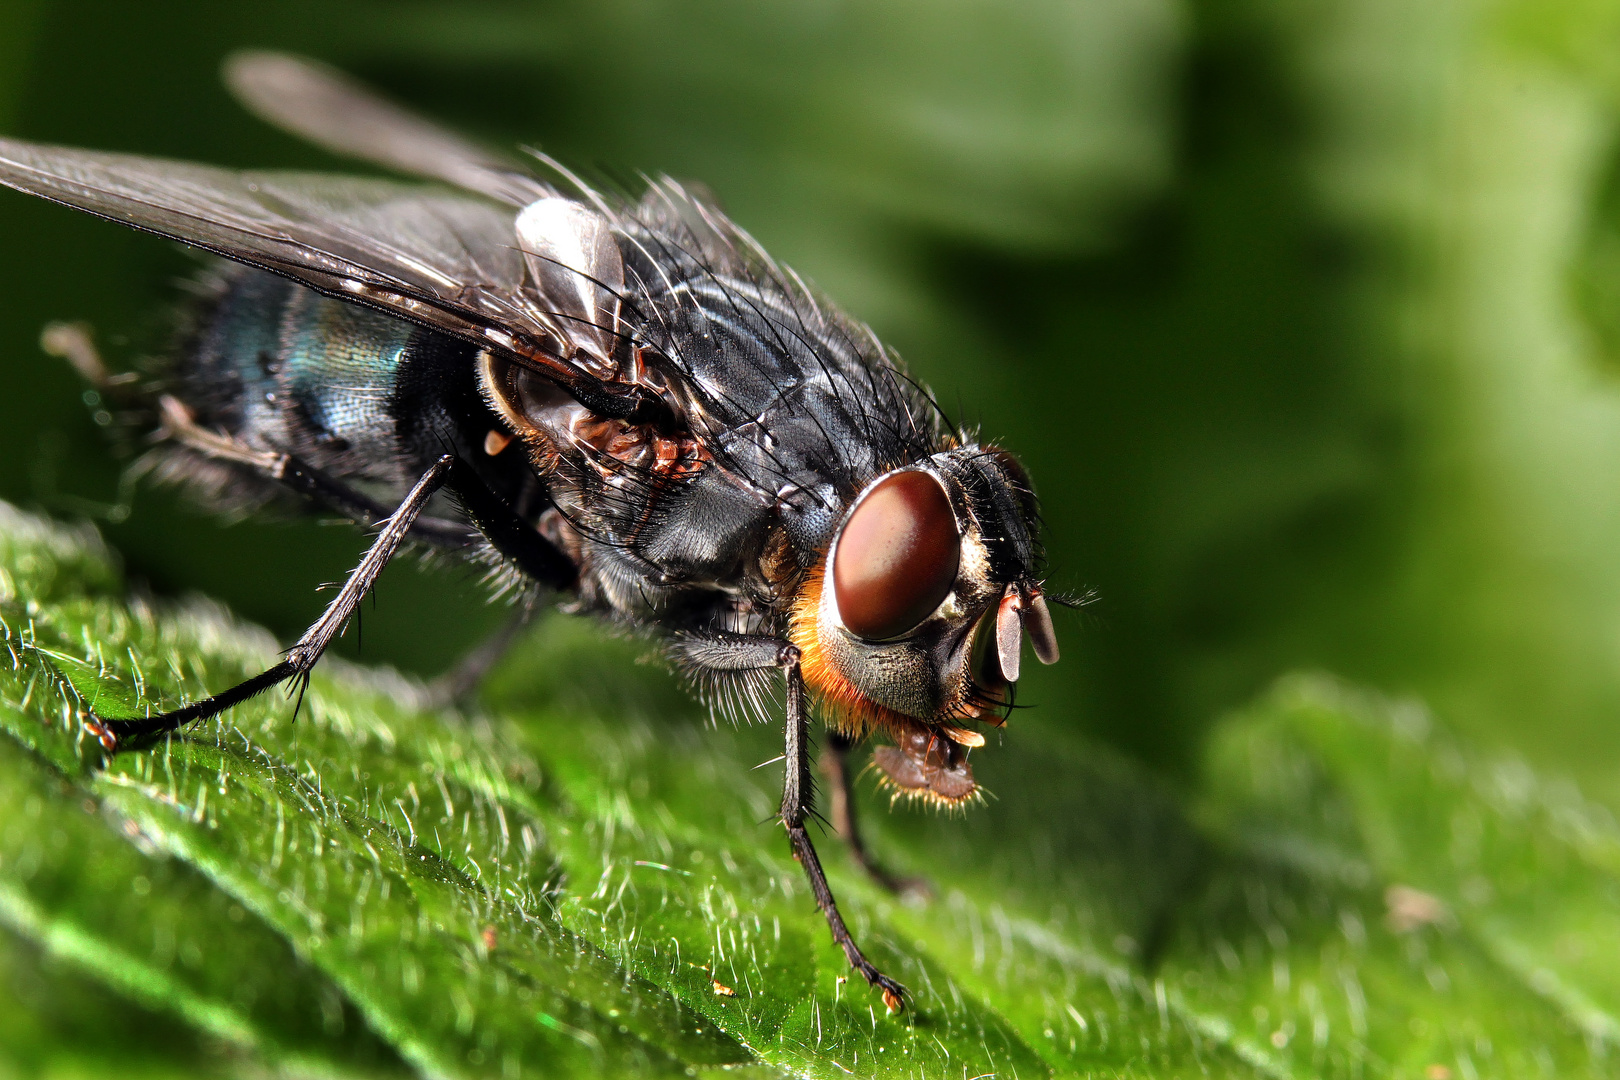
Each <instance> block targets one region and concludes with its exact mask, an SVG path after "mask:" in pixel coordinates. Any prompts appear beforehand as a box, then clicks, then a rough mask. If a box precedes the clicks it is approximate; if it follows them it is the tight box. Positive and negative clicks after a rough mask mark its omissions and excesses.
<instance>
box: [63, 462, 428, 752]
mask: <svg viewBox="0 0 1620 1080" xmlns="http://www.w3.org/2000/svg"><path fill="white" fill-rule="evenodd" d="M454 463H455V458H454V457H453V456H451V455H449V454H445V455H444V456H443V457H441V458H439V460H437V461H435V462H434V463H433V465H432V467H431V468H429V469H428V470H427V472H425V473H423V474H422V478H421V479H420V480H418V481H417V482H416V486H414V487H413V488H411V490H410V493H409V494H407V495H406V496H405V499H404V501H403V502H401V503H400V504H399V509H397V510H395V511H394V513H393V515H392V516H390V517H389V518H388V520H387V521H386V522H385V523H384V524H383V527H382V530H381V531H380V532H378V534H377V539H376V540H374V541H373V542H372V544H371V548H370V549H369V550H368V551H367V552H366V554H365V556H364V557H363V558H362V559H361V560H360V565H359V566H357V567H355V568H354V570H353V571H351V572H350V574H349V578H348V580H347V581H345V582H344V583H343V588H342V589H341V590H340V591H339V592H338V594H337V596H336V597H335V598H334V599H333V600H332V602H331V603H330V604H328V605H327V606H326V610H325V611H324V612H322V613H321V617H320V618H319V619H316V620H315V623H314V624H313V625H312V626H311V627H310V628H309V629H308V630H306V631H305V632H304V636H303V637H301V638H299V639H298V642H297V643H296V644H294V645H293V647H292V648H290V649H288V650H287V654H286V659H284V660H282V661H281V663H279V664H276V665H274V666H273V667H271V668H269V669H268V670H266V671H263V672H261V673H260V674H258V675H255V676H254V677H253V678H251V679H248V680H247V681H245V682H241V683H238V684H237V685H235V686H233V687H231V688H230V689H229V690H225V691H223V692H221V693H218V694H215V695H214V696H213V697H210V698H205V699H204V700H202V701H196V702H192V703H191V704H190V705H185V706H182V707H181V708H178V709H175V710H173V711H172V712H166V713H159V714H158V715H156V716H148V717H145V718H143V719H139V720H104V719H102V718H100V717H96V716H92V717H90V718H89V719H88V720H86V721H85V729H86V730H87V731H89V732H90V734H91V735H94V736H95V737H96V738H97V739H98V740H100V742H101V745H102V746H103V747H105V748H106V749H107V750H108V751H109V752H112V751H116V750H117V749H118V747H119V744H120V743H121V742H123V741H125V740H128V739H140V738H146V737H150V736H154V735H162V734H164V733H166V732H170V731H174V730H176V729H177V728H180V727H184V726H185V725H186V724H190V723H192V722H194V721H197V720H206V719H208V718H209V717H211V716H218V715H219V714H220V713H222V712H224V711H225V710H226V709H229V708H230V707H231V706H233V705H239V704H241V703H242V702H244V701H246V700H248V699H249V698H251V697H255V696H256V695H258V694H261V693H263V692H264V691H266V690H268V689H270V688H271V687H272V686H276V685H278V684H280V683H284V682H286V681H287V680H289V679H297V678H302V677H305V676H307V675H308V674H309V672H310V670H311V669H312V668H314V667H315V663H316V661H318V660H319V659H320V658H321V654H322V653H324V652H325V651H326V647H327V646H328V645H330V644H331V643H332V639H334V638H335V637H337V635H338V633H339V631H341V630H342V629H343V626H344V624H345V623H347V622H348V620H349V616H350V615H352V614H354V609H355V608H356V607H358V606H359V604H360V601H361V599H363V598H364V597H365V595H366V593H367V592H369V591H370V590H371V587H372V586H373V585H375V584H376V583H377V578H378V576H379V575H380V574H381V573H382V572H383V568H384V567H385V566H387V565H388V560H389V559H391V558H393V557H394V553H395V552H396V551H398V550H399V545H400V544H401V543H402V542H403V541H404V540H405V537H406V534H408V533H409V532H410V530H411V525H412V523H413V522H415V520H416V518H417V515H419V514H420V513H421V512H422V507H423V506H425V505H427V502H428V500H429V499H431V498H432V497H433V493H434V492H436V491H438V490H439V488H440V487H441V486H443V484H444V482H445V479H446V478H447V477H448V476H449V475H450V470H451V466H452V465H453V464H454Z"/></svg>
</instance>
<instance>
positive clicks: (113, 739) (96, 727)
mask: <svg viewBox="0 0 1620 1080" xmlns="http://www.w3.org/2000/svg"><path fill="white" fill-rule="evenodd" d="M84 730H85V732H86V733H87V734H89V736H90V737H91V738H93V739H95V740H96V742H98V743H100V744H101V748H102V749H103V750H105V751H107V753H109V754H116V753H117V752H118V732H116V731H114V730H113V729H112V726H111V725H110V724H108V723H107V722H106V721H104V720H102V719H100V718H99V717H97V716H96V714H95V713H90V714H88V715H87V716H86V717H85V718H84Z"/></svg>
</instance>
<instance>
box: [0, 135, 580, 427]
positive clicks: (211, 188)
mask: <svg viewBox="0 0 1620 1080" xmlns="http://www.w3.org/2000/svg"><path fill="white" fill-rule="evenodd" d="M0 184H4V185H5V186H7V187H11V188H15V189H17V190H19V191H25V192H28V193H30V194H34V195H39V196H42V197H44V198H46V199H50V200H52V201H53V202H59V203H63V204H66V205H68V206H73V207H77V208H78V209H81V210H87V211H89V212H90V213H93V214H97V215H99V216H101V217H105V218H109V219H111V220H114V221H119V222H123V223H124V224H126V225H132V226H134V227H136V228H138V229H144V230H147V231H150V232H154V233H158V234H159V235H162V236H166V237H170V238H172V239H175V240H180V241H183V242H185V243H187V244H191V245H193V246H195V247H199V248H203V249H206V250H208V251H212V252H215V253H217V254H219V255H223V256H225V257H227V258H231V259H235V260H237V261H238V262H243V263H247V264H249V265H252V266H258V267H262V268H264V269H266V270H271V271H274V272H276V273H279V274H284V275H286V276H287V277H290V278H293V279H294V280H296V281H299V282H301V283H302V284H305V285H307V286H309V287H310V288H313V289H315V290H317V291H319V292H322V293H326V294H327V295H330V296H337V297H341V298H344V299H347V300H351V301H355V302H359V303H363V304H366V305H369V306H371V307H376V308H379V309H381V310H383V311H386V312H388V313H390V314H393V315H398V316H400V317H402V318H406V319H410V320H411V321H413V322H418V323H423V324H425V325H429V326H432V327H434V328H436V329H439V330H443V331H445V332H447V333H451V334H454V335H456V336H458V337H461V338H465V339H468V340H472V341H476V342H478V343H480V344H483V345H486V346H489V347H491V348H493V349H495V350H496V351H498V352H501V353H504V354H506V355H508V356H510V357H512V358H513V359H516V360H518V361H519V362H521V363H523V364H524V365H525V366H528V367H532V368H536V369H538V370H541V371H543V372H544V373H545V374H547V375H548V376H550V377H552V378H555V379H556V380H557V381H559V382H561V383H562V384H563V385H565V386H567V387H569V388H570V389H571V390H575V391H576V392H577V391H578V390H579V389H580V388H581V387H584V386H587V385H590V386H596V385H599V384H600V379H599V377H598V376H596V375H593V374H591V373H589V372H587V371H585V370H584V369H582V368H580V367H579V366H577V365H575V364H573V363H572V362H570V358H571V357H573V356H574V354H575V351H576V350H575V348H574V346H573V340H574V339H575V338H576V337H577V336H578V334H577V329H578V318H577V315H576V314H575V312H574V310H573V308H574V307H575V306H577V301H575V300H574V299H573V298H572V297H568V296H564V297H561V298H559V297H556V296H553V295H550V294H549V293H548V292H547V291H545V290H544V289H543V288H540V287H536V286H535V285H534V284H533V279H532V278H531V277H528V276H526V273H527V272H528V271H527V263H528V262H530V261H532V256H528V257H526V256H525V254H524V253H523V252H522V251H520V250H519V245H518V235H517V232H516V231H515V230H516V217H517V215H516V214H515V213H514V212H513V211H512V210H511V209H509V208H506V207H502V206H497V205H494V204H492V203H490V202H487V201H485V200H484V199H479V198H474V197H471V196H465V195H458V194H455V193H453V192H438V191H433V190H428V189H423V188H420V187H412V186H409V185H404V184H398V183H393V182H390V181H384V180H367V179H357V178H352V177H341V176H327V175H322V174H311V173H276V172H264V173H256V172H240V173H239V172H233V171H231V170H228V169H219V168H213V167H210V166H206V165H193V164H187V163H182V162H174V161H165V160H161V159H156V158H146V157H138V156H134V155H128V154H110V153H100V152H93V151H86V150H74V149H69V148H65V147H54V146H39V145H35V144H31V143H25V142H19V141H17V140H13V139H0ZM551 198H556V196H551ZM559 300H560V301H561V303H560V304H559ZM582 400H583V399H582Z"/></svg>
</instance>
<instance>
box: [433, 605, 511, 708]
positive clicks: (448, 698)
mask: <svg viewBox="0 0 1620 1080" xmlns="http://www.w3.org/2000/svg"><path fill="white" fill-rule="evenodd" d="M533 618H534V608H533V607H532V606H530V605H529V604H527V603H520V604H519V605H518V607H517V608H515V609H514V610H513V611H512V613H511V614H510V615H508V616H507V618H506V621H505V622H503V623H501V625H500V628H499V629H498V630H496V631H495V632H494V633H493V634H490V635H489V636H488V637H486V638H485V639H484V640H483V641H480V642H479V643H478V644H477V645H474V646H473V647H472V648H471V649H470V650H468V651H467V653H466V654H465V655H463V656H462V658H461V659H460V660H458V661H456V664H455V666H454V667H452V668H451V669H450V670H449V671H446V672H445V673H444V674H442V675H440V676H438V677H437V678H435V679H434V680H433V681H432V682H430V683H428V688H427V689H428V701H429V703H430V704H432V705H434V706H435V707H437V708H448V707H449V706H451V705H455V704H458V703H460V702H466V701H469V700H471V699H472V697H473V696H474V695H475V694H477V693H478V688H479V687H480V686H482V685H483V684H484V679H485V678H487V677H488V675H489V673H490V672H491V671H493V670H495V666H496V665H497V664H499V663H500V662H501V661H502V660H503V659H505V658H506V654H507V653H509V652H511V651H512V646H513V645H514V644H515V643H516V642H517V639H518V638H519V636H521V635H522V633H523V631H524V629H525V628H526V627H527V626H528V625H529V621H530V620H531V619H533Z"/></svg>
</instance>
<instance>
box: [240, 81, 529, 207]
mask: <svg viewBox="0 0 1620 1080" xmlns="http://www.w3.org/2000/svg"><path fill="white" fill-rule="evenodd" d="M224 75H225V84H226V85H227V86H228V87H230V89H231V91H232V93H234V94H235V95H236V97H237V100H239V101H241V103H242V104H243V105H244V106H246V107H247V109H248V110H249V111H250V112H252V113H254V114H255V115H256V116H258V117H259V118H260V119H262V120H264V121H266V122H268V123H270V124H274V125H275V126H276V127H279V128H281V129H282V130H284V131H287V132H290V133H291V134H294V135H297V136H299V137H300V138H303V139H306V140H308V141H309V142H312V143H314V144H316V145H317V146H320V147H323V148H324V149H327V150H330V151H332V152H333V153H335V154H343V155H347V156H349V157H355V158H360V159H362V160H365V161H370V162H374V163H376V164H378V165H382V166H384V167H386V168H389V169H394V170H397V171H399V172H403V173H409V174H411V175H414V176H424V177H428V178H430V179H434V180H443V181H444V182H446V183H449V184H453V185H455V186H456V187H459V188H465V189H466V190H468V191H476V192H478V193H479V194H481V195H487V196H489V197H490V198H493V199H498V200H500V201H501V202H504V203H509V204H510V205H512V206H527V205H528V204H529V203H531V202H534V201H535V200H536V199H541V198H544V197H545V196H547V195H549V194H551V192H550V191H549V190H548V189H547V188H546V186H545V185H544V184H542V183H541V182H540V181H539V180H537V179H535V178H534V177H533V176H531V175H529V174H528V173H527V172H525V171H524V170H523V169H521V168H519V167H517V166H515V165H514V164H513V163H511V162H509V161H507V160H506V159H504V158H502V157H500V156H498V155H496V154H493V153H491V152H490V151H488V150H486V149H484V148H483V147H481V146H478V145H477V144H475V143H472V142H469V141H468V140H466V139H463V138H462V137H461V136H459V135H457V134H455V133H454V132H451V131H446V130H445V129H444V128H441V127H439V126H438V125H437V124H434V123H432V122H431V121H428V120H424V119H422V118H421V117H419V116H417V115H415V114H414V113H411V112H408V111H406V110H405V109H402V108H400V107H399V106H398V105H395V104H394V103H393V102H391V101H388V100H386V99H384V98H382V97H380V96H379V95H377V94H376V93H374V92H372V91H371V90H370V89H368V88H367V87H365V86H363V85H361V84H360V83H358V82H356V81H355V80H353V79H351V78H349V77H348V76H347V75H345V74H343V73H342V72H340V71H336V70H334V69H332V68H329V67H327V66H326V65H324V64H319V63H316V62H315V61H313V60H306V59H304V58H302V57H297V56H288V55H286V54H285V53H274V52H240V53H236V54H234V55H233V56H231V57H230V58H229V59H228V60H226V62H225V70H224Z"/></svg>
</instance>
